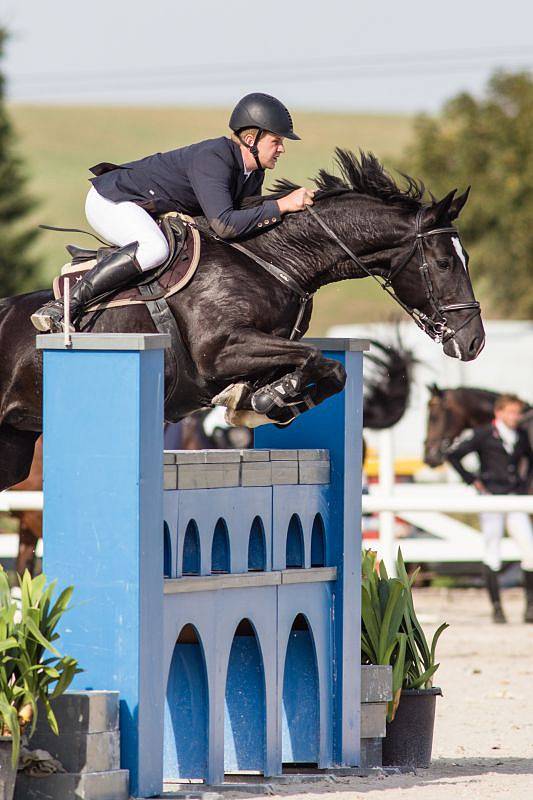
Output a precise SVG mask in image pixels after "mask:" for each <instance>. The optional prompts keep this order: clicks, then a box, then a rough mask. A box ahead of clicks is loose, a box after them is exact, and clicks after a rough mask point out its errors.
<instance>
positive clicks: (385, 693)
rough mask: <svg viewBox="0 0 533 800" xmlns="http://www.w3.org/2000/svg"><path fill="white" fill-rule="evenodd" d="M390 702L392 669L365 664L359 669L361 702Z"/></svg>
mask: <svg viewBox="0 0 533 800" xmlns="http://www.w3.org/2000/svg"><path fill="white" fill-rule="evenodd" d="M389 700H392V667H388V666H380V665H375V664H365V665H363V666H362V667H361V702H362V703H382V702H388V701H389Z"/></svg>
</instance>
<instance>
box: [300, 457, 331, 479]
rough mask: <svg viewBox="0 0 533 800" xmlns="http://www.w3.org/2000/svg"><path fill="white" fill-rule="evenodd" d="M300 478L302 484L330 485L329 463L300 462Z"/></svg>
mask: <svg viewBox="0 0 533 800" xmlns="http://www.w3.org/2000/svg"><path fill="white" fill-rule="evenodd" d="M298 477H299V482H300V483H307V484H317V483H329V481H330V465H329V461H300V462H299V464H298Z"/></svg>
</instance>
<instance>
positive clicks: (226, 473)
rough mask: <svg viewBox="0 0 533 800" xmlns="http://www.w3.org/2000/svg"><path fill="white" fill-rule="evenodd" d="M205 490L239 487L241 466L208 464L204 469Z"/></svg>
mask: <svg viewBox="0 0 533 800" xmlns="http://www.w3.org/2000/svg"><path fill="white" fill-rule="evenodd" d="M206 472H207V488H208V489H224V488H229V487H233V486H239V485H240V479H241V465H240V462H239V461H237V463H234V464H209V465H208V466H207V468H206Z"/></svg>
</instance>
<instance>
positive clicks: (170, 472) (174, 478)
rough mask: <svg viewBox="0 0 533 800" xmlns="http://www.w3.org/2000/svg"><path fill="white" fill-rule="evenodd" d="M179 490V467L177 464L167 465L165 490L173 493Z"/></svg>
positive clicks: (165, 468)
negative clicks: (174, 490)
mask: <svg viewBox="0 0 533 800" xmlns="http://www.w3.org/2000/svg"><path fill="white" fill-rule="evenodd" d="M177 488H178V467H177V466H176V464H165V465H164V466H163V489H164V490H166V491H172V490H173V489H177Z"/></svg>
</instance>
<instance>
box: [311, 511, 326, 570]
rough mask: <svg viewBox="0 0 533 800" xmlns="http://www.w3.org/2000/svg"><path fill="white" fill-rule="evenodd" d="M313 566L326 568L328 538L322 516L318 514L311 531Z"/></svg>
mask: <svg viewBox="0 0 533 800" xmlns="http://www.w3.org/2000/svg"><path fill="white" fill-rule="evenodd" d="M311 566H312V567H325V566H326V537H325V532H324V522H323V521H322V516H321V515H320V514H317V515H316V516H315V519H314V522H313V528H312V530H311Z"/></svg>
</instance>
